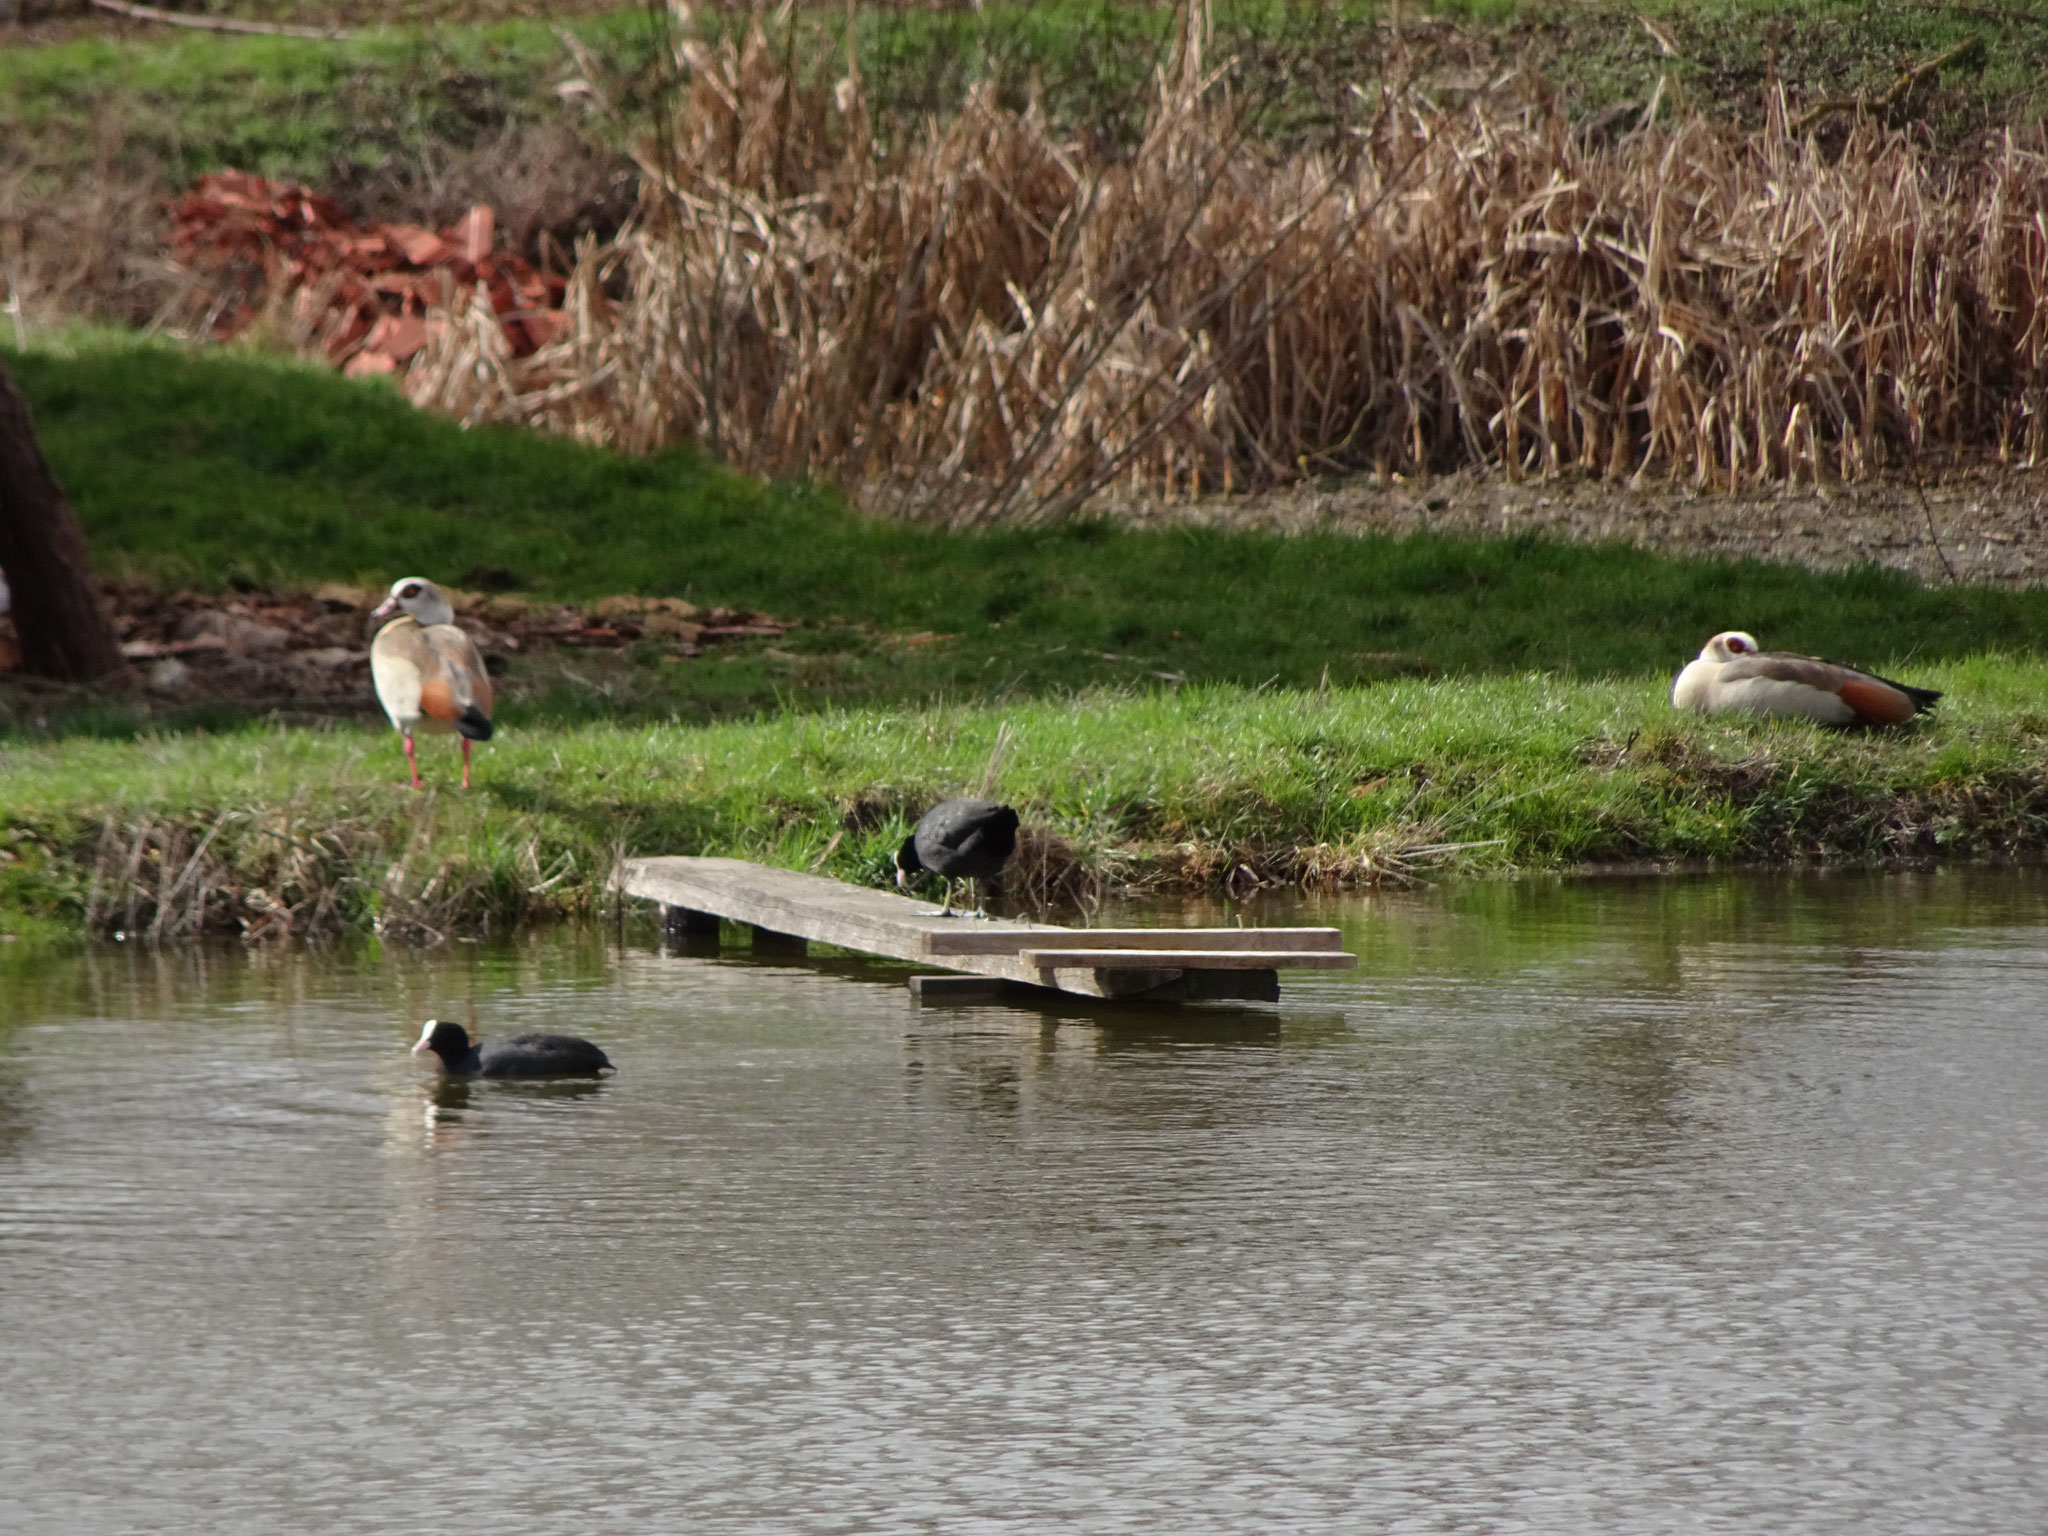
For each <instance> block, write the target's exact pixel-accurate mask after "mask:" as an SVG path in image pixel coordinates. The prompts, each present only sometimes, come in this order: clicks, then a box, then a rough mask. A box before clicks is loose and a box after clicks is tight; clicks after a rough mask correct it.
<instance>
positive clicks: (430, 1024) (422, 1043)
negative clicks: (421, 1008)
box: [412, 1019, 441, 1056]
mask: <svg viewBox="0 0 2048 1536" xmlns="http://www.w3.org/2000/svg"><path fill="white" fill-rule="evenodd" d="M440 1022H441V1021H440V1020H439V1019H429V1020H427V1022H426V1023H424V1024H422V1025H421V1026H420V1037H419V1039H418V1040H417V1041H416V1042H415V1043H414V1044H413V1048H412V1053H413V1055H415V1056H417V1055H419V1053H420V1052H421V1051H426V1050H432V1049H433V1047H432V1046H431V1045H430V1044H428V1042H429V1041H431V1040H432V1039H433V1038H434V1026H435V1025H437V1024H439V1023H440Z"/></svg>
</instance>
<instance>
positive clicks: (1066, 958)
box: [1017, 948, 1358, 971]
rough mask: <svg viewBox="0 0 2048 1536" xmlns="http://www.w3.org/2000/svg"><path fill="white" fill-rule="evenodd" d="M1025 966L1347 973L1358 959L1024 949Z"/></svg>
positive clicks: (1294, 953)
mask: <svg viewBox="0 0 2048 1536" xmlns="http://www.w3.org/2000/svg"><path fill="white" fill-rule="evenodd" d="M1017 958H1018V959H1020V960H1022V961H1023V962H1024V963H1025V964H1026V965H1034V966H1058V967H1061V968H1062V969H1064V968H1066V967H1069V966H1085V967H1087V968H1089V969H1091V970H1098V971H1118V970H1140V969H1151V968H1154V967H1157V966H1172V967H1174V968H1175V969H1176V970H1183V971H1233V970H1247V969H1253V968H1256V969H1261V970H1282V969H1285V970H1314V971H1348V970H1350V969H1351V968H1352V967H1353V966H1355V965H1357V964H1358V956H1356V955H1347V954H1341V953H1338V954H1332V953H1330V952H1329V951H1327V950H1287V949H1282V950H1255V949H1253V950H1247V949H1066V948H1057V949H1037V948H1033V949H1026V950H1022V951H1020V952H1019V953H1018V956H1017Z"/></svg>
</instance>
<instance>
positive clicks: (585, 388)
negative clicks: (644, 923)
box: [409, 7, 2048, 523]
mask: <svg viewBox="0 0 2048 1536" xmlns="http://www.w3.org/2000/svg"><path fill="white" fill-rule="evenodd" d="M1194 9H1195V11H1196V12H1197V13H1199V11H1200V8H1199V7H1196V8H1194ZM677 69H678V75H677V78H678V85H677V87H676V90H675V93H674V99H673V102H672V111H671V112H670V113H669V120H670V122H671V124H672V127H671V128H670V130H669V131H668V132H666V133H665V134H663V135H661V136H659V137H656V138H653V139H643V141H642V143H641V146H640V149H639V151H638V155H637V158H638V161H639V165H640V169H641V174H642V178H643V189H642V196H641V202H640V207H639V211H638V214H637V215H636V217H635V219H634V221H633V223H632V224H631V226H630V227H629V228H628V229H627V230H626V231H625V232H623V233H622V234H621V235H620V236H619V237H618V238H617V239H615V240H611V241H599V240H596V239H589V240H585V241H584V242H583V243H582V244H581V245H580V246H579V247H578V250H577V252H576V258H575V277H574V280H573V281H572V282H571V284H570V289H569V297H568V300H567V304H568V307H569V310H570V313H571V319H572V323H571V324H570V326H569V327H568V329H567V331H566V333H565V334H564V335H563V336H562V338H561V339H560V340H559V341H557V342H556V343H554V344H553V345H551V346H548V347H546V348H543V349H542V350H541V351H540V352H539V353H537V354H536V355H534V356H532V357H528V358H514V357H511V356H509V355H508V354H507V352H506V349H505V348H504V347H502V346H501V345H499V344H497V342H496V340H495V339H494V337H493V336H492V334H491V327H490V326H489V324H488V320H489V317H488V316H485V315H482V314H480V313H476V312H472V311H463V312H460V313H455V314H451V315H449V316H447V317H446V320H447V323H446V325H445V326H444V327H443V328H442V330H441V331H440V333H439V334H438V336H437V339H436V340H435V342H434V343H433V345H432V346H431V347H430V348H429V350H428V353H427V354H425V355H423V356H422V358H421V359H420V360H419V361H418V363H417V364H416V365H415V368H414V370H413V373H412V375H411V378H410V381H409V387H410V390H411V393H412V395H413V397H414V398H415V399H416V400H418V401H420V402H421V403H423V404H429V405H432V406H435V407H437V408H439V409H443V410H447V411H451V412H454V413H456V414H458V415H461V416H463V417H464V418H465V419H468V420H471V421H481V420H487V419H509V420H523V421H527V422H530V423H533V424H536V425H540V426H545V427H548V428H551V429H553V430H557V431H562V432H567V433H571V434H573V435H576V436H578V437H581V438H585V439H588V440H592V441H598V442H603V443H608V444H613V445H616V446H620V447H624V448H628V449H633V450H648V449H653V448H657V447H660V446H662V445H664V444H667V443H671V442H674V441H676V440H678V439H681V438H686V437H697V438H701V439H703V440H704V441H706V442H707V443H708V444H709V445H710V446H711V447H712V448H713V449H714V450H715V451H717V452H719V453H721V454H723V455H725V456H726V457H728V458H730V459H731V460H733V461H735V462H737V463H739V464H741V465H743V466H745V467H748V468H750V469H753V470H756V471H759V472H763V473H794V472H822V473H825V474H829V475H831V476H833V477H834V478H836V479H838V480H839V481H841V482H842V483H844V484H847V485H849V486H851V487H854V488H855V489H857V490H858V491H859V492H860V493H861V494H862V495H863V497H864V499H865V500H866V501H868V503H869V504H870V505H872V506H875V507H877V508H880V509H887V510H896V511H901V512H907V513H912V514H917V515H931V516H937V517H940V518H943V519H945V520H947V521H951V522H955V523H973V522H985V521H995V520H1001V519H1006V518H1011V517H1015V516H1018V515H1037V516H1051V515H1057V514H1059V513H1062V512H1064V511H1067V510H1071V509H1073V508H1075V507H1078V506H1080V505H1082V504H1083V503H1085V502H1087V501H1088V500H1089V499H1090V498H1092V497H1095V496H1097V495H1099V494H1101V493H1103V492H1105V491H1112V490H1118V491H1122V490H1127V491H1130V492H1132V493H1136V494H1141V495H1144V496H1149V497H1160V496H1164V497H1166V498H1168V499H1174V498H1178V497H1184V496H1191V495H1194V494H1197V493H1199V492H1201V491H1204V490H1209V491H1213V490H1223V489H1236V488H1251V487H1255V486H1266V485H1272V484H1276V483H1279V482H1283V481H1286V480H1288V479H1291V478H1294V477H1297V476H1299V475H1301V474H1302V473H1304V472H1307V471H1312V470H1315V469H1319V468H1325V467H1331V468H1338V469H1346V470H1357V469H1377V470H1379V471H1380V472H1382V473H1386V472H1391V471H1416V470H1422V469H1429V470H1446V469H1450V468H1453V467H1456V466H1459V465H1468V464H1484V465H1488V466H1495V467H1498V468H1500V469H1502V470H1504V471H1506V472H1507V473H1508V474H1509V475H1510V476H1519V475H1524V474H1542V473H1550V472H1554V471H1559V470H1563V469H1565V468H1568V467H1576V468H1581V469H1587V470H1591V471H1594V472H1596V473H1599V474H1602V475H1605V476H1609V477H1625V476H1640V475H1643V474H1646V473H1647V474H1656V475H1669V476H1675V477H1681V478H1685V479H1689V480H1691V481H1692V482H1694V483H1696V484H1699V485H1702V486H1713V487H1721V488H1728V487H1735V486H1742V485H1749V484H1755V483H1759V482H1767V481H1785V480H1797V479H1802V478H1804V479H1815V478H1837V477H1840V478H1851V479H1853V478H1859V477H1862V476H1865V475H1869V474H1871V473H1873V472H1875V471H1877V470H1880V469H1883V468H1885V467H1887V466H1890V465H1895V464H1898V463H1900V462H1902V461H1907V460H1910V459H1911V458H1913V457H1914V456H1915V455H1917V454H1919V453H1920V452H1922V451H1923V450H1925V449H1926V448H1928V447H1930V446H1933V445H1944V446H1956V447H1971V448H1978V449H1992V450H1996V451H1998V452H2000V453H2001V454H2003V455H2005V456H2006V457H2008V458H2010V459H2016V460H2020V461H2024V462H2029V463H2031V462H2035V461H2037V460H2039V459H2040V458H2041V457H2042V456H2043V455H2044V452H2048V306H2044V299H2048V233H2044V231H2048V157H2044V155H2043V154H2042V153H2041V152H2040V151H2039V150H2038V149H2037V148H2035V147H2032V146H2029V145H2023V144H2022V143H2021V142H2020V140H2019V139H2017V138H2015V137H2011V136H2008V137H2007V138H2006V139H2005V140H2004V141H2003V142H2002V143H2000V144H1999V145H1997V146H1996V147H1995V148H1994V150H1993V151H1992V152H1990V153H1989V154H1987V155H1985V156H1982V157H1980V158H1979V159H1978V160H1976V161H1974V162H1972V163H1969V164H1957V163H1954V162H1951V161H1946V160H1943V159H1942V158H1940V157H1938V156H1937V155H1936V154H1934V153H1933V152H1932V151H1930V150H1928V149H1926V148H1925V147H1923V145H1922V144H1921V143H1920V142H1919V141H1918V140H1916V139H1915V138H1914V137H1913V136H1912V135H1911V134H1910V133H1907V132H1901V131H1894V130H1890V129H1887V128H1884V127H1881V126H1879V125H1877V124H1875V123H1873V122H1867V121H1866V122H1863V123H1859V124H1857V125H1855V126H1854V127H1852V128H1851V129H1850V130H1849V131H1848V133H1847V137H1846V142H1843V141H1842V140H1841V138H1840V135H1839V134H1838V135H1837V137H1836V139H1835V140H1834V141H1832V142H1831V143H1830V144H1829V145H1828V146H1827V147H1826V148H1824V147H1823V146H1822V144H1821V143H1820V141H1818V140H1817V139H1816V138H1814V137H1813V136H1811V135H1808V136H1800V135H1796V134H1794V133H1793V132H1792V131H1791V130H1790V129H1789V128H1788V126H1787V123H1786V116H1785V113H1784V111H1783V109H1782V103H1780V104H1779V107H1778V110H1775V111H1774V112H1772V113H1771V115H1770V119H1769V122H1768V125H1767V127H1766V128H1765V130H1764V131H1763V132H1761V133H1759V134H1755V135H1749V134H1745V133H1743V132H1741V131H1740V130H1738V129H1737V128H1736V127H1735V126H1734V125H1732V124H1721V123H1716V122H1710V121H1707V120H1704V119H1697V118H1695V119H1692V120H1689V121H1680V122H1678V123H1676V124H1675V125H1669V126H1666V125H1661V124H1660V125H1656V126H1652V127H1649V128H1646V129H1642V130H1640V131H1637V132H1634V133H1632V134H1629V135H1626V136H1624V137H1622V138H1621V139H1619V140H1618V141H1616V140H1608V139H1604V138H1596V137H1592V136H1587V135H1579V134H1575V133H1574V132H1573V130H1572V128H1571V126H1570V124H1569V123H1568V121H1567V119H1566V118H1565V116H1564V115H1563V112H1562V110H1561V108H1559V107H1558V106H1557V105H1556V104H1555V102H1553V101H1550V100H1547V99H1546V100H1537V101H1534V102H1530V101H1521V102H1516V101H1508V100H1503V99H1501V98H1498V97H1486V96H1482V97H1480V98H1479V99H1477V100H1476V101H1475V102H1474V103H1472V104H1471V105H1469V106H1467V107H1461V108H1458V109H1455V110H1452V109H1442V108H1438V107H1435V106H1432V105H1431V104H1429V103H1428V102H1427V101H1425V100H1423V99H1421V98H1418V97H1412V96H1406V95H1401V94H1396V93H1386V94H1382V95H1379V96H1376V97H1373V98H1371V99H1370V100H1369V101H1366V103H1365V105H1366V107H1367V108H1368V109H1369V110H1366V111H1364V112H1362V114H1361V117H1360V122H1359V125H1358V128H1357V131H1356V132H1355V133H1354V134H1353V136H1352V137H1351V138H1350V139H1349V140H1348V141H1346V142H1344V143H1341V144H1338V145H1336V146H1335V147H1332V146H1331V145H1324V146H1320V147H1310V148H1301V149H1295V150H1282V149H1280V148H1277V147H1274V146H1271V145H1268V144H1263V143H1260V142H1258V141H1256V140H1255V139H1254V138H1252V137H1251V136H1250V135H1248V134H1247V133H1246V132H1245V131H1244V124H1243V120H1242V115H1241V113H1240V112H1239V110H1238V108H1237V106H1236V105H1234V104H1233V101H1232V99H1231V97H1230V95H1229V93H1228V92H1227V91H1226V90H1224V89H1223V88H1222V87H1221V86H1220V85H1219V84H1218V80H1217V77H1216V76H1214V75H1212V74H1211V73H1209V72H1207V71H1206V69H1205V66H1204V59H1203V37H1202V33H1201V30H1200V28H1199V26H1198V25H1196V24H1194V23H1191V24H1190V26H1189V28H1188V30H1187V32H1186V34H1185V36H1184V37H1183V40H1182V44H1181V47H1180V49H1179V51H1178V53H1177V55H1176V57H1175V59H1174V61H1173V63H1172V65H1171V66H1170V67H1169V68H1167V69H1165V70H1163V71H1162V73H1161V76H1160V79H1159V87H1158V93H1157V100H1156V103H1155V105H1154V107H1153V109H1152V113H1151V117H1150V119H1149V121H1148V123H1147V125H1146V131H1145V133H1144V135H1143V138H1142V141H1141V142H1140V143H1139V144H1138V145H1137V147H1136V148H1135V149H1134V150H1130V151H1119V150H1116V149H1114V148H1113V147H1105V146H1101V145H1097V144H1094V143H1092V142H1082V141H1077V140H1073V139H1069V138H1064V137H1062V136H1061V135H1060V134H1058V133H1056V132H1055V131H1054V130H1053V129H1052V128H1051V127H1050V126H1049V125H1048V123H1047V121H1046V119H1045V118H1044V116H1043V115H1042V114H1041V113H1040V112H1038V111H1036V110H1035V109H1025V110H1021V111H1020V110H1012V109H1009V108H1007V107H1004V106H1002V105H1000V104H999V103H998V102H997V101H996V100H995V99H994V98H993V96H991V95H989V94H987V93H983V92H977V93H976V94H974V95H972V96H970V98H969V99H968V100H967V101H966V102H965V103H964V104H963V106H962V109H961V110H960V112H959V113H958V114H957V115H955V116H954V117H952V118H951V119H950V120H947V121H943V122H932V123H929V124H927V125H925V126H924V127H923V128H922V129H921V130H919V131H916V132H911V133H907V134H902V135H897V136H892V137H890V138H889V139H888V141H887V142H886V143H885V142H882V141H881V140H880V139H879V138H878V136H877V133H876V128H875V124H874V123H873V121H872V120H871V116H870V111H869V107H868V104H867V100H866V97H865V95H864V93H863V90H862V88H861V83H860V80H859V78H858V77H857V76H856V75H851V74H850V75H849V76H848V77H847V78H846V79H845V80H843V81H841V82H840V83H839V87H838V89H837V91H836V93H834V92H830V91H825V90H821V89H810V88H806V86H805V85H804V84H803V82H802V79H801V77H800V73H799V71H798V70H797V69H796V68H795V67H794V66H793V65H792V62H791V59H790V57H789V55H788V54H787V52H786V51H785V50H783V49H781V48H779V47H778V46H777V45H776V44H775V43H774V42H773V41H772V40H771V38H770V36H769V33H768V31H767V29H766V28H765V27H764V26H762V25H761V24H759V23H758V22H757V24H756V25H755V26H754V27H753V29H752V30H751V31H750V32H748V33H747V34H746V36H745V38H744V40H743V41H740V42H737V43H731V42H729V43H726V44H722V45H721V46H719V47H717V48H713V47H710V46H707V45H704V44H702V43H699V42H696V41H694V40H685V41H684V42H683V43H682V44H681V46H680V48H679V50H678V62H677Z"/></svg>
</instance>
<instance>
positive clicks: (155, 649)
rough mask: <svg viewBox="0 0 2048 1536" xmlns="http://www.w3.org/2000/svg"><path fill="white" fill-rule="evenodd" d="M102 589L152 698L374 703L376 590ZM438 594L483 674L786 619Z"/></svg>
mask: <svg viewBox="0 0 2048 1536" xmlns="http://www.w3.org/2000/svg"><path fill="white" fill-rule="evenodd" d="M103 592H104V595H105V598H106V601H107V606H108V608H109V610H110V611H111V613H112V614H113V617H114V623H115V627H116V629H117V630H118V632H119V634H120V636H121V652H122V654H123V655H124V656H126V657H127V658H128V660H129V662H130V663H131V664H132V667H133V673H132V678H131V681H132V682H133V683H134V684H135V685H136V686H137V687H138V688H139V690H140V691H141V692H142V693H143V694H144V695H145V696H146V697H147V698H148V699H150V700H151V701H153V702H155V703H157V704H161V705H167V706H175V705H185V704H196V703H201V702H204V703H209V704H221V705H228V706H235V707H240V708H244V709H253V710H277V711H284V712H287V713H290V712H299V713H308V714H358V713H361V714H367V713H371V712H374V710H375V707H376V697H375V695H374V693H373V692H372V691H371V687H370V637H371V636H372V634H374V633H375V630H376V626H377V623H378V621H376V620H373V619H372V618H371V617H370V612H371V610H372V609H373V608H375V607H376V605H377V604H378V603H379V602H380V601H382V600H383V596H384V594H383V593H382V592H381V591H373V590H372V589H370V588H368V587H353V586H345V585H342V584H339V583H334V582H327V583H323V584H321V585H320V586H317V587H314V588H312V589H311V590H310V591H299V592H270V593H249V594H216V593H206V592H160V591H158V590H156V589H155V588H153V587H150V586H146V585H143V584H140V583H112V584H108V585H107V586H105V587H104V588H103ZM449 596H450V598H451V599H452V600H453V602H454V604H455V609H456V613H457V615H458V617H459V620H460V622H461V624H462V627H463V628H464V629H465V630H466V631H468V633H469V635H470V637H471V638H472V639H474V640H475V641H476V643H477V647H478V649H479V650H481V651H482V652H483V655H484V663H485V665H486V666H487V667H488V668H490V670H491V671H493V672H494V673H495V672H499V671H501V670H503V666H504V660H505V658H506V657H508V656H512V655H515V654H520V653H528V652H532V651H535V650H539V649H543V648H546V647H564V648H569V649H581V650H618V649H621V648H623V647H625V646H628V645H635V644H638V643H640V642H642V641H653V642H655V643H657V644H659V645H660V646H661V647H662V648H663V652H664V654H666V655H668V656H671V657H675V658H677V659H683V658H689V657H696V656H701V655H703V654H704V652H705V650H706V648H707V647H715V646H721V645H729V644H731V643H732V642H734V641H736V640H746V639H754V638H773V637H776V636H779V635H782V634H784V633H785V632H787V631H788V630H789V629H791V628H792V627H793V623H792V621H790V620H786V619H776V618H771V617H769V616H768V615H767V614H764V613H756V612H754V611H753V610H751V609H735V608H700V607H698V606H697V605H695V604H693V603H687V602H684V601H683V600H682V599H681V598H674V597H627V596H619V597H608V598H604V599H602V600H600V601H598V602H596V603H593V604H589V605H587V606H578V605H575V604H568V603H547V602H537V601H534V600H531V599H528V598H523V597H519V596H516V595H509V594H507V595H496V596H488V595H485V594H483V593H479V592H465V591H460V590H456V591H451V592H450V593H449ZM19 661H20V653H19V650H18V648H17V647H16V645H15V643H14V631H13V628H12V626H11V623H10V621H9V620H8V619H7V618H6V617H5V616H0V677H4V678H6V679H8V680H10V681H13V682H16V683H18V684H20V685H22V686H26V687H33V686H38V685H36V684H35V683H33V681H32V680H28V679H24V678H22V677H21V675H20V674H19V673H17V672H14V671H13V670H12V669H13V668H14V667H16V666H18V665H19ZM42 686H48V685H42Z"/></svg>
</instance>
